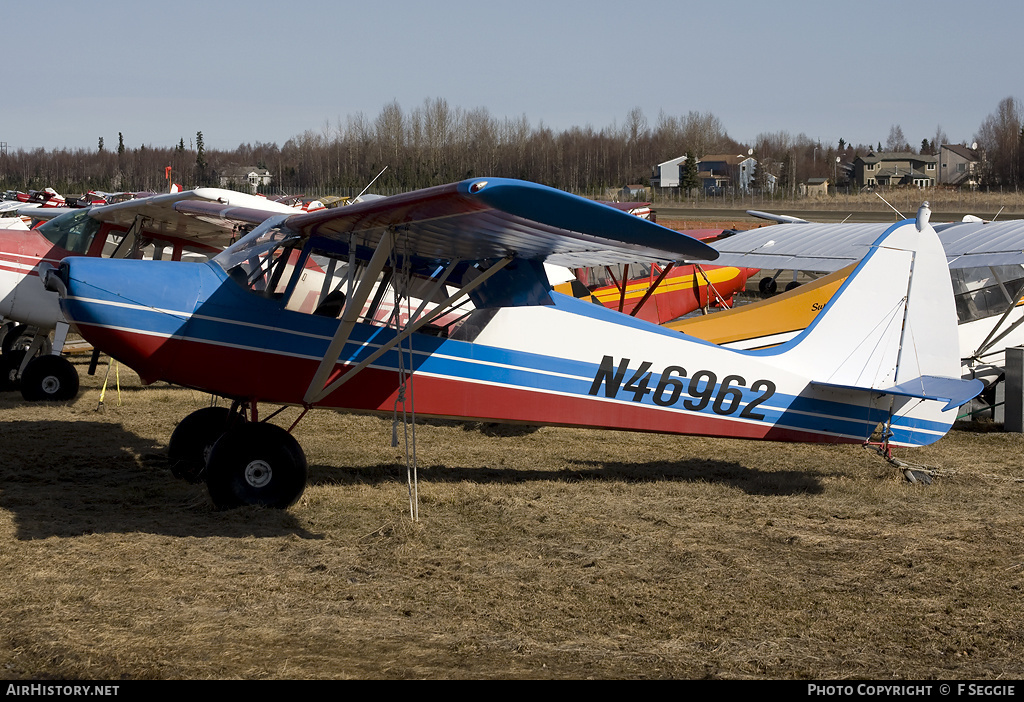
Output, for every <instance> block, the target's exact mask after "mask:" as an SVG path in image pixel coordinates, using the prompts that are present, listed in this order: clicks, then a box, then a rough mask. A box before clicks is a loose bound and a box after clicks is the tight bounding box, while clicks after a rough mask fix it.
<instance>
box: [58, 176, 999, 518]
mask: <svg viewBox="0 0 1024 702" xmlns="http://www.w3.org/2000/svg"><path fill="white" fill-rule="evenodd" d="M177 207H178V208H179V209H180V210H186V209H187V210H190V211H192V212H194V213H197V214H199V213H205V214H207V215H210V214H215V212H216V207H215V206H214V205H211V204H209V203H196V204H192V203H187V202H183V203H180V204H179V205H178V206H177ZM715 255H716V253H715V251H714V249H712V248H710V247H708V246H707V245H705V244H703V243H701V242H698V241H696V240H693V239H691V238H689V237H686V236H683V235H680V234H679V233H677V232H674V231H672V230H669V229H666V228H664V227H661V226H660V225H657V224H655V223H652V222H649V221H645V220H641V219H639V218H636V217H633V216H631V215H628V214H624V213H622V212H618V211H616V210H614V209H612V208H609V207H606V206H604V205H601V204H598V203H595V202H593V201H589V200H585V199H583V198H578V197H575V196H573V195H569V194H567V193H563V192H560V191H557V190H553V189H551V188H546V187H544V186H540V185H536V184H532V183H525V182H522V181H514V180H507V179H486V178H474V179H470V180H467V181H462V182H460V183H454V184H451V185H447V186H440V187H437V188H428V189H426V190H422V191H416V192H413V193H407V194H405V195H398V196H393V197H388V198H383V199H378V200H374V201H370V202H365V203H362V204H359V205H353V206H350V207H346V208H338V209H332V210H325V211H321V212H315V213H310V214H301V215H292V216H280V217H275V218H272V219H268V220H267V221H265V222H263V223H262V224H261V225H259V226H258V227H257V228H256V229H254V230H253V231H252V232H251V233H250V234H248V235H247V236H246V237H245V238H243V239H241V240H240V241H238V242H236V243H235V244H234V245H232V246H231V247H229V248H228V249H226V250H225V251H224V252H223V253H221V254H219V255H218V256H216V257H215V258H214V259H213V260H211V261H209V262H206V263H203V264H199V265H189V264H183V263H180V262H171V261H136V260H113V259H98V258H84V257H77V258H67V259H65V260H64V261H63V262H62V263H61V266H60V269H59V271H51V272H49V273H48V274H47V285H48V286H50V287H51V288H53V289H55V290H58V291H59V292H60V295H61V307H62V309H63V310H64V312H65V313H66V314H67V316H68V318H69V319H70V320H73V322H74V323H75V324H76V325H77V327H78V329H79V330H80V332H81V333H82V335H83V336H84V337H85V338H86V339H87V340H89V341H90V342H91V343H92V344H94V345H95V346H97V347H98V348H101V349H103V350H104V351H106V352H107V353H109V354H111V355H112V356H113V357H115V358H117V359H119V360H121V361H122V362H124V363H126V364H127V365H129V366H130V367H132V368H134V369H135V370H136V371H137V372H138V373H139V374H140V376H141V377H142V378H143V380H144V381H145V382H153V381H156V380H166V381H168V382H171V383H176V384H179V385H183V386H188V387H192V388H198V389H201V390H203V391H206V392H210V393H213V394H215V395H219V396H223V397H226V398H229V399H231V400H232V408H231V409H228V408H227V407H208V408H204V409H202V410H199V411H198V412H196V413H193V414H192V415H189V416H188V417H186V418H184V419H183V420H182V422H181V423H179V425H178V426H177V428H176V429H175V430H174V433H173V434H172V436H171V441H170V444H169V453H170V454H171V456H172V457H173V458H174V459H175V460H176V461H177V462H178V463H177V466H178V468H177V470H178V471H179V472H180V473H183V474H185V475H191V476H193V477H199V478H201V479H203V480H205V482H206V485H207V487H208V489H209V492H210V495H211V497H212V500H213V502H214V503H215V504H216V505H217V506H219V507H231V506H235V505H240V504H263V505H269V506H273V507H282V508H283V507H287V506H289V505H291V504H293V503H294V502H295V501H296V500H297V499H298V498H299V496H300V495H301V493H302V491H303V488H304V485H305V482H306V473H307V466H306V460H305V457H304V454H303V452H302V449H301V447H300V446H299V444H298V442H297V441H296V440H295V439H294V438H293V437H292V436H291V434H290V430H285V429H283V428H280V427H278V426H277V425H275V424H271V423H269V422H267V421H266V419H267V417H266V415H265V414H261V412H260V409H259V408H260V407H261V406H263V405H265V404H272V405H282V406H285V407H287V406H297V407H300V408H302V411H301V413H300V415H299V418H298V419H296V420H295V423H293V424H292V427H294V426H295V424H297V423H298V422H299V421H300V420H301V418H302V416H304V414H305V412H306V411H308V410H310V409H313V408H333V409H341V410H351V411H357V412H370V413H381V414H386V415H392V413H394V412H396V408H402V410H403V411H408V410H413V411H414V412H415V414H417V415H419V416H420V417H442V418H461V419H472V420H483V421H497V422H513V423H514V422H522V423H528V424H548V425H563V426H580V427H604V428H615V429H628V430H635V431H648V432H668V433H679V434H702V435H709V436H726V437H740V438H748V439H766V440H777V441H806V442H830V443H831V442H864V441H867V440H868V439H869V438H870V437H871V436H872V434H873V432H875V431H876V429H878V428H881V429H882V431H883V437H884V442H885V443H886V446H887V447H888V446H893V445H900V446H918V445H925V444H929V443H932V442H934V441H936V440H938V439H939V438H940V437H942V436H943V435H944V434H945V432H946V431H947V430H948V429H949V427H950V426H951V425H952V422H953V420H954V419H955V417H956V409H957V407H958V406H959V405H960V404H962V403H964V402H966V401H968V400H969V399H970V398H971V397H973V396H974V394H976V393H977V392H978V390H980V388H981V383H979V382H977V381H965V380H962V379H961V378H960V374H959V363H958V358H957V350H956V336H955V334H956V315H955V312H954V308H953V300H952V292H951V290H950V281H949V275H948V269H947V268H946V261H945V257H944V254H943V251H942V247H941V245H940V244H939V242H938V239H937V237H936V235H935V232H934V230H933V229H932V228H931V227H930V226H929V225H928V223H927V217H924V218H921V219H918V220H917V221H915V220H907V221H905V222H902V223H900V224H899V225H898V226H895V227H892V228H891V229H890V230H888V231H887V232H886V233H885V234H884V235H883V236H882V237H880V238H879V239H878V240H877V241H876V242H875V244H874V245H873V246H872V247H870V249H869V251H868V252H867V255H866V256H865V257H864V260H863V261H862V262H861V263H860V264H859V265H858V267H857V268H856V269H855V271H854V272H853V274H852V275H851V276H850V277H849V278H848V279H847V281H846V283H845V284H844V286H843V288H842V290H841V292H840V293H839V294H838V295H835V296H833V298H832V299H831V300H830V301H829V303H828V304H827V305H826V309H825V310H824V312H823V313H822V314H820V315H819V316H818V317H817V319H816V320H815V321H814V323H813V324H812V325H810V326H809V327H808V328H807V329H806V330H805V331H804V332H803V333H802V334H801V335H799V336H798V337H797V338H796V339H794V340H792V341H790V342H788V343H787V344H783V345H781V346H778V347H775V348H773V349H767V350H763V351H735V350H730V349H726V348H722V347H720V346H716V345H714V344H710V343H707V342H704V341H700V340H695V339H693V338H691V337H687V336H685V335H683V334H679V333H677V332H674V331H671V330H668V329H665V328H663V327H660V326H658V325H654V324H650V323H648V322H644V321H642V320H638V319H635V318H631V317H628V316H626V315H622V314H619V313H617V312H614V311H611V310H607V309H604V308H602V307H600V306H598V305H594V304H591V303H589V302H584V301H581V300H577V299H575V298H572V297H568V296H563V295H560V294H558V293H553V292H552V291H551V289H550V285H549V283H548V281H547V280H546V278H545V275H544V268H543V265H542V264H543V263H550V264H554V265H559V266H566V267H570V268H572V267H578V266H580V265H583V264H586V265H594V264H605V265H612V264H617V263H626V262H635V261H659V262H669V261H676V260H700V259H705V260H706V259H714V257H715ZM306 259H314V260H317V261H319V262H320V263H319V267H320V268H321V269H322V270H323V271H324V272H325V273H324V275H323V277H322V279H321V278H318V279H317V280H315V282H314V284H313V285H312V286H310V285H309V284H308V282H309V278H308V276H307V275H306V274H305V268H304V267H303V266H302V265H301V262H302V261H303V260H306ZM332 262H333V263H332ZM343 262H347V263H348V264H349V265H348V266H346V267H345V271H346V272H345V273H344V274H341V275H335V274H334V272H335V270H336V267H335V265H334V264H340V263H343ZM381 276H383V280H386V281H388V284H387V285H386V286H385V285H381V284H379V278H380V277H381ZM413 280H419V281H421V282H422V283H425V284H427V285H429V286H432V287H434V288H435V289H441V288H443V287H445V286H449V285H451V286H456V287H457V288H458V290H457V291H456V292H455V293H453V294H451V295H449V297H448V298H447V299H446V300H445V301H444V302H443V303H441V304H438V305H436V306H435V307H434V308H433V309H432V311H430V312H427V313H423V311H422V309H423V308H422V306H421V308H417V309H412V308H411V305H410V310H409V314H408V320H407V322H404V323H391V322H385V323H382V322H380V321H378V320H377V319H376V318H375V317H374V315H373V314H367V313H366V312H365V310H366V303H367V301H368V300H370V298H371V292H372V291H374V290H376V292H375V293H373V297H374V298H378V297H383V296H384V295H388V294H391V295H393V297H394V298H395V305H396V307H397V306H403V305H407V304H409V303H408V302H407V300H408V299H409V297H411V296H410V295H409V294H408V293H407V291H408V290H409V289H410V286H411V283H412V281H413ZM382 289H383V290H385V291H386V292H384V293H381V290H382ZM310 296H312V297H313V298H314V299H315V301H316V303H317V304H316V305H315V306H314V308H313V312H312V313H305V312H302V311H300V310H298V309H297V307H298V306H305V303H307V302H308V301H309V299H310ZM465 296H468V297H470V298H471V299H473V301H474V303H475V309H474V310H473V311H472V312H471V313H470V314H469V315H468V316H466V317H465V318H464V319H462V320H461V322H460V323H459V324H456V325H450V326H446V327H443V328H442V327H439V326H437V325H435V324H434V323H433V322H434V321H435V320H436V319H438V318H439V317H440V316H441V315H443V314H444V313H445V311H446V310H447V309H448V308H450V307H452V306H454V305H457V304H458V302H459V301H460V300H461V299H462V298H463V297H465ZM423 299H430V296H423ZM300 302H301V304H299V303H300ZM371 307H372V303H371ZM261 416H262V417H263V421H261V419H260V418H261Z"/></svg>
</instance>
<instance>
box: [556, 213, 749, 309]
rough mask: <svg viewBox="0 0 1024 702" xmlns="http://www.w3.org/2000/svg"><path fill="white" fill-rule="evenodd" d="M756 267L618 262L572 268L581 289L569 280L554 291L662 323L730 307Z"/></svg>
mask: <svg viewBox="0 0 1024 702" xmlns="http://www.w3.org/2000/svg"><path fill="white" fill-rule="evenodd" d="M683 233H684V234H687V235H689V234H690V232H683ZM756 272H757V269H751V268H737V267H735V266H708V265H696V264H686V265H674V263H669V264H668V265H665V266H659V265H658V264H657V263H642V264H633V265H630V264H624V265H622V266H616V267H612V266H606V267H605V268H604V269H599V268H585V269H577V270H576V271H575V273H576V278H577V280H578V281H579V283H581V284H583V285H584V286H585V287H586V293H585V294H584V291H583V290H580V289H579V285H578V284H577V283H572V282H570V283H565V284H562V285H559V286H556V287H555V290H556V291H558V292H564V293H566V294H574V295H575V296H576V297H589V298H592V299H594V300H596V301H597V302H598V303H600V304H602V305H604V306H605V307H607V308H609V309H613V310H618V311H619V312H623V313H625V314H628V315H630V316H633V317H637V318H639V319H645V320H647V321H648V322H654V323H655V324H664V323H666V322H670V321H672V320H674V319H677V318H678V317H682V316H683V315H685V314H689V313H690V312H695V311H696V310H701V309H703V310H707V309H709V308H713V307H714V308H720V309H728V308H730V307H731V306H732V304H733V296H734V295H735V294H736V293H738V292H741V291H743V290H744V289H745V288H746V285H747V278H748V277H749V276H751V275H754V274H755V273H756Z"/></svg>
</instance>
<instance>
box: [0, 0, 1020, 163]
mask: <svg viewBox="0 0 1024 702" xmlns="http://www.w3.org/2000/svg"><path fill="white" fill-rule="evenodd" d="M2 16H3V24H4V28H5V31H4V35H3V40H2V42H3V46H4V49H5V50H4V55H5V56H6V57H7V58H8V60H7V61H6V62H5V63H6V66H7V70H6V71H5V74H6V75H7V85H8V91H7V94H6V97H5V98H4V99H3V101H2V102H0V142H6V144H7V148H8V150H12V151H13V150H17V149H26V150H30V149H34V148H43V149H47V150H50V149H61V148H68V149H77V148H83V149H88V150H95V149H96V147H97V144H98V140H99V138H100V137H102V138H103V139H104V143H105V146H106V148H108V149H112V148H116V146H117V141H118V133H119V132H120V133H122V134H123V135H124V143H125V146H126V147H128V148H137V147H138V146H140V145H145V146H147V147H149V146H151V147H171V146H174V145H176V144H178V142H179V140H180V139H184V141H185V144H186V145H189V144H190V143H191V141H192V140H193V139H194V138H195V134H196V132H199V131H201V132H202V133H203V139H204V143H205V146H206V148H207V149H223V150H234V149H235V148H236V147H238V146H239V144H243V143H256V142H263V143H277V144H278V145H283V144H284V143H285V142H286V141H287V140H288V139H291V138H294V137H297V136H299V135H301V134H302V133H304V132H306V131H307V130H312V131H315V132H324V131H325V130H326V131H327V132H329V133H331V132H333V130H334V129H336V128H337V126H338V125H339V124H340V125H344V123H345V122H346V120H347V118H348V117H349V116H354V115H358V114H360V113H361V114H363V115H364V116H366V117H367V118H368V119H370V120H373V119H374V118H375V117H376V116H377V115H378V114H379V113H380V111H381V109H382V108H383V107H384V106H385V105H387V104H389V103H392V102H397V103H398V104H399V105H400V106H401V107H402V109H403V110H404V111H409V110H412V109H415V108H417V107H420V106H422V105H423V103H424V101H425V100H428V99H430V100H434V99H438V98H443V99H444V100H446V101H447V103H448V105H449V106H450V107H453V108H455V107H458V108H462V109H464V110H471V109H477V108H486V109H487V111H488V112H489V113H490V114H491V116H493V117H496V118H499V119H501V118H506V117H507V118H512V119H518V118H520V117H524V116H525V117H526V119H527V120H528V121H529V123H530V124H531V125H532V126H534V127H536V126H539V125H541V124H543V125H544V126H546V127H549V128H552V129H554V130H556V131H559V130H563V129H568V128H571V127H573V126H578V127H587V126H590V127H592V128H594V129H595V130H600V129H604V128H608V127H615V126H617V125H622V124H624V123H625V122H626V116H627V114H628V113H629V112H630V111H631V110H633V109H634V108H636V107H639V108H640V109H641V110H642V111H643V114H644V116H645V117H646V119H647V121H648V123H649V125H650V126H651V127H652V128H653V127H654V126H655V125H656V123H657V120H658V117H659V115H661V114H664V115H667V116H673V117H682V116H685V115H686V114H688V113H689V112H691V111H694V112H700V113H708V112H710V113H711V114H713V115H714V116H716V117H717V118H718V119H719V120H720V121H721V123H722V125H723V127H724V128H725V130H726V131H727V132H728V134H729V136H731V137H732V138H733V139H735V140H736V141H738V142H740V143H743V144H748V145H752V144H753V143H754V142H755V140H756V139H757V136H758V135H759V134H762V133H773V132H788V133H789V134H790V135H792V136H794V137H795V136H797V135H800V134H804V135H806V136H807V137H809V138H811V139H813V140H818V141H821V143H822V144H825V145H834V144H836V143H838V141H839V139H844V140H845V141H846V142H847V143H853V144H877V143H879V142H881V143H882V144H883V145H884V144H885V141H886V139H887V138H888V136H889V132H890V130H891V128H892V127H893V125H898V126H900V128H901V129H902V130H903V133H904V135H905V136H906V138H907V140H908V141H909V142H910V144H911V145H913V146H915V147H916V146H918V145H919V144H920V143H921V140H922V139H929V140H931V139H932V138H933V137H934V136H935V134H936V132H937V131H939V130H941V131H942V132H945V133H946V135H947V136H948V138H949V140H950V141H951V142H965V143H970V142H971V141H972V140H973V138H974V135H975V134H976V133H977V132H978V129H979V127H980V126H981V124H982V122H983V120H984V119H985V118H986V117H987V116H988V115H990V114H992V113H993V112H995V110H996V108H997V106H998V104H999V102H1000V101H1001V100H1003V99H1004V98H1007V97H1014V98H1018V99H1024V70H1022V69H1024V52H1022V51H1020V46H1021V40H1022V38H1021V32H1022V27H1024V3H1021V2H1020V0H974V1H973V2H962V1H961V2H951V1H948V0H929V1H919V0H888V1H885V2H882V1H876V0H857V1H856V2H843V3H837V2H829V1H828V0H825V1H824V2H822V0H817V2H810V1H808V2H804V1H786V0H776V2H766V1H765V0H758V1H756V2H755V1H751V0H732V1H730V0H719V1H717V2H684V1H681V0H675V1H674V2H666V1H663V0H645V1H644V2H639V3H629V2H622V1H621V0H620V1H618V2H611V1H610V0H586V1H575V0H572V1H570V0H547V1H546V2H541V1H535V0H518V1H512V2H509V1H508V0H506V1H505V2H493V1H492V0H478V2H476V3H473V2H467V1H466V0H460V1H458V2H452V1H449V0H430V1H429V2H427V1H423V2H410V1H407V0H392V1H391V2H375V3H372V4H371V3H367V2H365V0H364V1H363V2H358V3H356V2H348V1H346V0H290V1H289V2H281V1H280V0H275V1H273V2H269V1H265V0H249V1H248V2H239V0H234V1H233V2H221V1H220V0H207V1H205V2H198V1H195V0H170V2H163V3H152V2H138V1H137V0H135V1H134V2H122V1H121V0H93V1H92V2H89V3H85V2H66V1H65V0H55V1H52V2H50V3H47V4H46V5H43V6H41V5H39V4H37V3H31V2H24V1H20V2H12V3H5V7H4V9H3V11H2ZM676 155H677V154H668V155H666V158H671V157H674V156H676ZM496 175H500V174H496Z"/></svg>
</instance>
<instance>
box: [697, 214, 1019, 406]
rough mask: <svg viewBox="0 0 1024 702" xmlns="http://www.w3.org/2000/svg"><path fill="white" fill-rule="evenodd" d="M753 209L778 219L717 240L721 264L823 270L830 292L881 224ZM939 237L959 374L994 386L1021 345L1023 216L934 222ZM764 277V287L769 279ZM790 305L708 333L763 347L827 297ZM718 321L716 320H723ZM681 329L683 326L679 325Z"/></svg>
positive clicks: (790, 331) (800, 323)
mask: <svg viewBox="0 0 1024 702" xmlns="http://www.w3.org/2000/svg"><path fill="white" fill-rule="evenodd" d="M750 214H752V215H754V216H758V217H763V218H770V219H774V220H776V221H778V222H780V223H781V224H780V225H778V226H771V227H764V228H762V229H754V230H750V231H746V232H739V233H737V234H735V235H734V236H732V237H730V238H728V239H724V240H721V241H720V242H716V243H715V246H716V248H717V249H718V250H719V252H720V254H721V258H720V259H719V261H720V262H727V263H729V264H731V265H737V266H742V265H748V266H750V265H756V266H759V267H761V268H762V269H764V270H776V271H777V272H776V273H775V277H777V276H778V275H780V274H781V272H782V271H784V270H800V271H814V272H817V273H828V274H830V276H829V278H830V279H831V280H833V281H835V284H834V285H833V286H832V288H831V290H835V288H836V287H838V284H839V283H840V282H841V281H842V278H843V276H842V274H837V272H838V271H840V270H841V269H847V268H848V267H849V266H850V265H851V264H852V263H853V262H855V261H858V260H860V258H862V257H863V255H864V253H865V252H866V251H867V250H868V247H869V246H870V245H871V244H872V242H873V241H874V240H875V239H876V238H877V236H878V235H879V233H880V232H882V231H884V230H885V229H886V228H887V227H888V226H889V225H886V224H863V223H842V224H816V223H810V222H806V221H805V220H800V219H797V218H794V217H789V216H786V215H771V214H767V213H763V212H754V211H751V212H750ZM934 229H935V230H936V232H937V233H938V236H939V240H940V242H941V243H942V246H943V249H944V250H945V252H946V259H947V263H948V266H949V275H950V278H951V282H952V287H953V295H954V300H955V305H956V311H957V317H958V328H957V331H958V337H959V347H960V358H961V365H962V374H963V376H964V377H973V378H979V379H981V380H983V381H984V382H985V384H986V385H987V386H992V385H993V384H994V383H995V382H996V381H997V380H998V379H999V378H1000V377H1001V376H1002V373H1003V366H1004V365H1005V360H1004V351H1005V349H1006V348H1007V347H1009V346H1019V345H1021V344H1024V253H1022V251H1024V221H1021V220H1009V221H1003V222H984V221H982V220H979V219H978V218H976V217H967V218H965V219H964V221H963V222H945V223H940V224H935V225H934ZM769 280H772V278H765V279H764V280H763V281H762V284H761V287H762V289H765V288H773V287H774V285H767V284H766V283H765V281H769ZM795 292H797V295H796V296H795V298H796V299H801V300H804V301H805V304H793V305H791V307H790V311H789V312H787V313H785V314H784V315H783V316H782V317H779V316H778V312H779V310H782V309H783V308H782V307H781V306H780V307H773V308H772V312H771V314H761V310H758V314H759V316H760V319H759V320H758V322H757V330H758V331H755V328H754V327H751V326H748V325H747V324H745V323H743V324H741V323H739V318H740V317H742V319H743V320H744V321H745V322H749V321H750V319H751V313H753V312H754V310H749V311H744V312H743V313H735V314H731V315H730V317H729V318H726V319H728V320H729V322H731V323H736V324H735V326H734V329H733V330H732V332H733V334H732V336H733V338H732V339H730V340H729V341H725V340H724V339H725V336H719V335H717V332H716V334H715V336H713V337H712V338H715V339H718V340H720V342H721V343H729V344H733V345H738V346H742V347H745V348H752V347H763V346H765V345H767V344H769V343H779V342H780V341H784V340H785V339H787V338H792V337H793V336H794V335H796V334H797V333H798V332H799V330H801V329H803V328H804V327H806V326H807V325H808V324H809V323H810V322H811V320H812V319H813V318H814V316H815V315H816V314H817V313H818V311H820V310H821V309H822V308H823V307H824V301H825V300H827V299H828V298H827V297H825V298H824V299H815V300H809V301H808V298H806V297H803V296H802V294H801V293H800V292H799V289H798V291H795ZM726 319H723V320H721V321H720V322H719V326H721V325H722V324H725V323H726ZM680 331H685V329H684V328H680Z"/></svg>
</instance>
